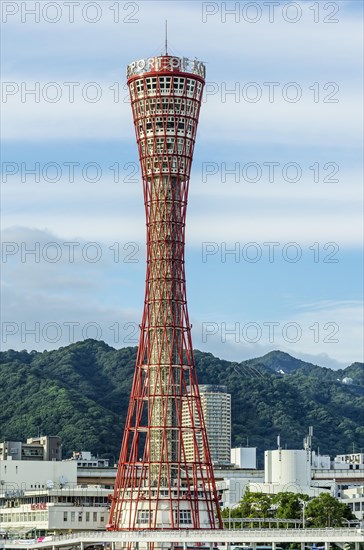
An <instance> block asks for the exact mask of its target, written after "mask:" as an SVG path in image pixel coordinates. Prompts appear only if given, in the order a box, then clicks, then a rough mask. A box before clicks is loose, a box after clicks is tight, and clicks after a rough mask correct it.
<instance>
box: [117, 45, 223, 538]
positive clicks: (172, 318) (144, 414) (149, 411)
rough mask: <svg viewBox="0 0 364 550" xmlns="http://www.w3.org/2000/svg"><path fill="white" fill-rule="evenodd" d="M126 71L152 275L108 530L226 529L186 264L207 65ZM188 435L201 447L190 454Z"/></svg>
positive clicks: (177, 62)
mask: <svg viewBox="0 0 364 550" xmlns="http://www.w3.org/2000/svg"><path fill="white" fill-rule="evenodd" d="M127 77H128V86H129V91H130V98H131V105H132V110H133V117H134V125H135V131H136V138H137V143H138V149H139V158H140V164H141V170H142V177H143V189H144V201H145V212H146V225H147V275H146V290H145V303H144V313H143V320H142V324H141V334H140V342H139V348H138V356H137V361H136V367H135V374H134V380H133V387H132V392H131V397H130V404H129V409H128V413H127V419H126V426H125V432H124V438H123V442H122V448H121V454H120V460H119V466H118V474H117V478H116V483H115V490H114V495H113V498H112V504H111V510H110V517H109V524H108V527H107V528H108V530H111V531H112V530H115V531H119V530H138V529H140V530H154V529H156V530H157V529H158V530H160V529H171V530H175V529H219V528H221V527H222V522H221V514H220V507H219V501H218V496H217V492H216V486H215V480H214V473H213V469H212V464H211V457H210V452H209V446H208V441H207V436H206V428H205V423H204V419H203V413H202V408H201V400H200V394H199V389H198V383H197V377H196V369H195V365H194V357H193V351H192V341H191V326H190V323H189V319H188V312H187V302H186V278H185V267H184V248H185V219H186V209H187V194H188V185H189V179H190V171H191V163H192V156H193V150H194V145H195V138H196V130H197V123H198V118H199V112H200V106H201V100H202V91H203V87H204V77H205V66H204V64H203V63H202V62H200V61H197V60H193V61H191V60H189V59H187V58H179V57H173V56H170V55H168V54H167V53H166V54H165V55H161V56H159V57H153V58H148V59H142V60H139V61H136V62H134V63H131V64H130V65H129V66H128V70H127ZM182 417H183V418H182ZM187 440H188V443H189V445H190V444H191V440H192V442H193V445H194V449H195V452H194V453H193V457H192V458H191V457H188V456H187V452H186V442H187ZM201 442H202V444H201Z"/></svg>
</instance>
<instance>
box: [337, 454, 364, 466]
mask: <svg viewBox="0 0 364 550" xmlns="http://www.w3.org/2000/svg"><path fill="white" fill-rule="evenodd" d="M334 469H336V470H364V453H351V454H346V455H337V456H335V458H334Z"/></svg>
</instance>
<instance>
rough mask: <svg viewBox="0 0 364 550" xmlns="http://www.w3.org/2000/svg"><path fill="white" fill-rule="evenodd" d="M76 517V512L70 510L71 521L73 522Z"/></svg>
mask: <svg viewBox="0 0 364 550" xmlns="http://www.w3.org/2000/svg"><path fill="white" fill-rule="evenodd" d="M75 519H76V512H71V522H74V521H75Z"/></svg>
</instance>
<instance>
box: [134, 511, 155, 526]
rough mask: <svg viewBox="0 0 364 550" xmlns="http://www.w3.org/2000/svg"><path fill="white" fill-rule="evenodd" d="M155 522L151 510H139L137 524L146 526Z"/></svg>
mask: <svg viewBox="0 0 364 550" xmlns="http://www.w3.org/2000/svg"><path fill="white" fill-rule="evenodd" d="M152 520H153V511H151V512H150V514H149V510H138V512H137V523H141V524H145V523H149V521H152Z"/></svg>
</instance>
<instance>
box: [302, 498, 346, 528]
mask: <svg viewBox="0 0 364 550" xmlns="http://www.w3.org/2000/svg"><path fill="white" fill-rule="evenodd" d="M306 516H307V519H308V521H309V523H310V525H311V526H312V527H342V526H343V525H344V524H345V521H344V520H345V519H355V518H354V516H353V513H352V511H351V510H350V508H349V506H348V505H347V504H343V503H342V502H339V501H338V500H337V499H336V498H335V497H333V496H331V495H330V494H329V493H321V495H320V496H318V497H314V498H313V499H312V500H311V501H310V502H309V503H308V505H307V508H306Z"/></svg>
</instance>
